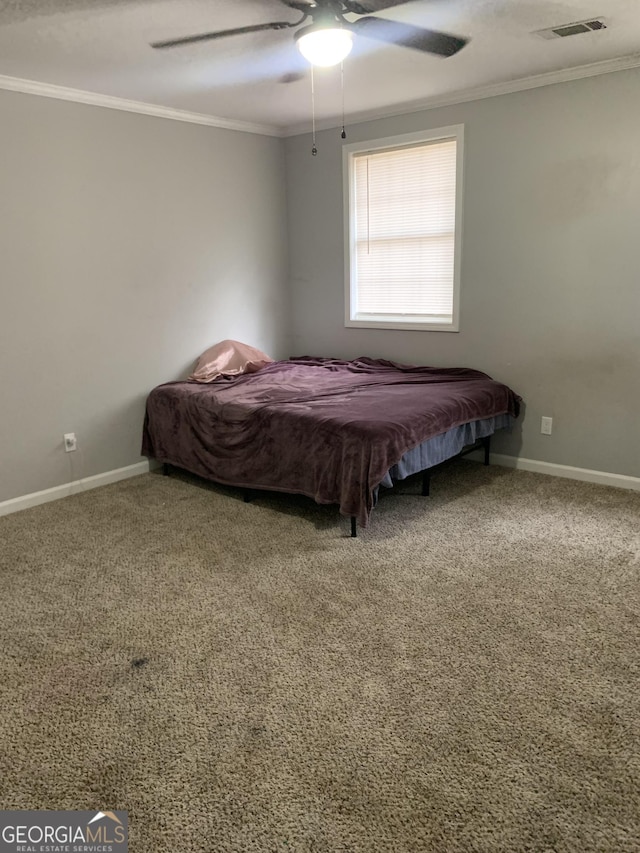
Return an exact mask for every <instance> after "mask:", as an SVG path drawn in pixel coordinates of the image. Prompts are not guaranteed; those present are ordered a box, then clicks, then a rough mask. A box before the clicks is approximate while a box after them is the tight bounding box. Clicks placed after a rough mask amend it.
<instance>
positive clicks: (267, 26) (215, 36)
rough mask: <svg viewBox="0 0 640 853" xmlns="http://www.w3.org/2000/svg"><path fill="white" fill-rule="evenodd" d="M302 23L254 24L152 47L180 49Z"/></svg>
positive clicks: (174, 40)
mask: <svg viewBox="0 0 640 853" xmlns="http://www.w3.org/2000/svg"><path fill="white" fill-rule="evenodd" d="M299 23H300V21H296V22H295V23H293V24H292V23H291V21H272V22H271V23H269V24H254V25H253V26H251V27H236V29H234V30H218V31H217V32H213V33H200V34H199V35H195V36H183V37H182V38H177V39H169V40H168V41H156V42H153V44H152V45H151V47H156V48H163V47H179V46H180V45H181V44H194V43H195V42H198V41H212V40H213V39H221V38H226V37H227V36H239V35H243V34H244V33H258V32H260V31H261V30H286V29H289V27H297V26H298V24H299Z"/></svg>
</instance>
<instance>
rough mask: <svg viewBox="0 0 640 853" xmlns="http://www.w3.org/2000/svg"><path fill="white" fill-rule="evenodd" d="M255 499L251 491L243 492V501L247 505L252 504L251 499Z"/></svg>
mask: <svg viewBox="0 0 640 853" xmlns="http://www.w3.org/2000/svg"><path fill="white" fill-rule="evenodd" d="M252 498H253V494H252V493H251V492H250V491H249V489H245V490H244V492H243V499H244V502H245V503H246V504H249V503H251V499H252Z"/></svg>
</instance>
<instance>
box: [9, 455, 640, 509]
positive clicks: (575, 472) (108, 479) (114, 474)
mask: <svg viewBox="0 0 640 853" xmlns="http://www.w3.org/2000/svg"><path fill="white" fill-rule="evenodd" d="M483 458H484V456H483V452H482V451H478V452H477V453H470V454H469V455H468V456H467V459H472V460H473V461H476V462H481V461H482V460H483ZM491 462H492V464H494V465H502V466H504V467H505V468H517V469H519V470H521V471H533V472H534V473H535V474H549V475H550V476H552V477H566V478H567V479H569V480H582V481H583V482H585V483H599V484H600V485H602V486H615V487H616V488H619V489H633V490H635V491H640V477H628V476H627V475H626V474H609V473H607V472H606V471H592V470H590V469H589V468H574V467H573V466H572V465H558V464H556V463H555V462H540V461H538V460H537V459H526V458H524V457H521V456H507V455H506V454H504V453H492V454H491ZM150 467H153V468H155V467H157V466H156V465H155V464H153V463H152V465H151V466H150V465H149V462H148V461H145V462H136V463H135V465H127V467H126V468H116V469H115V470H114V471H105V472H104V474H95V475H94V476H93V477H85V478H84V479H83V480H73V481H72V482H71V483H65V485H63V486H54V487H53V488H52V489H45V490H44V491H42V492H33V493H32V494H30V495H22V496H21V497H19V498H12V499H11V500H8V501H4V502H3V503H0V516H2V515H9V514H10V513H12V512H19V511H20V510H21V509H29V507H32V506H38V504H43V503H47V502H48V501H57V500H59V499H60V498H66V497H68V496H69V495H76V494H78V492H88V491H89V490H90V489H97V488H98V487H99V486H107V485H109V483H117V482H118V480H126V479H128V478H129V477H137V476H138V475H139V474H147V473H148V472H149V470H150Z"/></svg>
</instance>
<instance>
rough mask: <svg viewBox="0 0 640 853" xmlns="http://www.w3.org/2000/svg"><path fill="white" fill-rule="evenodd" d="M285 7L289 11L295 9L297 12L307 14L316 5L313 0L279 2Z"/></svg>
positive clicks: (285, 0)
mask: <svg viewBox="0 0 640 853" xmlns="http://www.w3.org/2000/svg"><path fill="white" fill-rule="evenodd" d="M280 2H281V3H284V5H285V6H288V7H289V8H290V9H296V10H297V11H298V12H305V13H308V12H309V11H311V10H312V9H313V8H314V6H315V5H316V2H315V0H280Z"/></svg>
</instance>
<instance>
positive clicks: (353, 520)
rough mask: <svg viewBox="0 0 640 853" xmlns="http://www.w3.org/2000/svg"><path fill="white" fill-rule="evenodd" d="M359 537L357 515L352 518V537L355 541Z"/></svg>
mask: <svg viewBox="0 0 640 853" xmlns="http://www.w3.org/2000/svg"><path fill="white" fill-rule="evenodd" d="M357 535H358V527H357V524H356V517H355V515H352V516H351V537H352V538H353V539H355V538H356V536H357Z"/></svg>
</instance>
